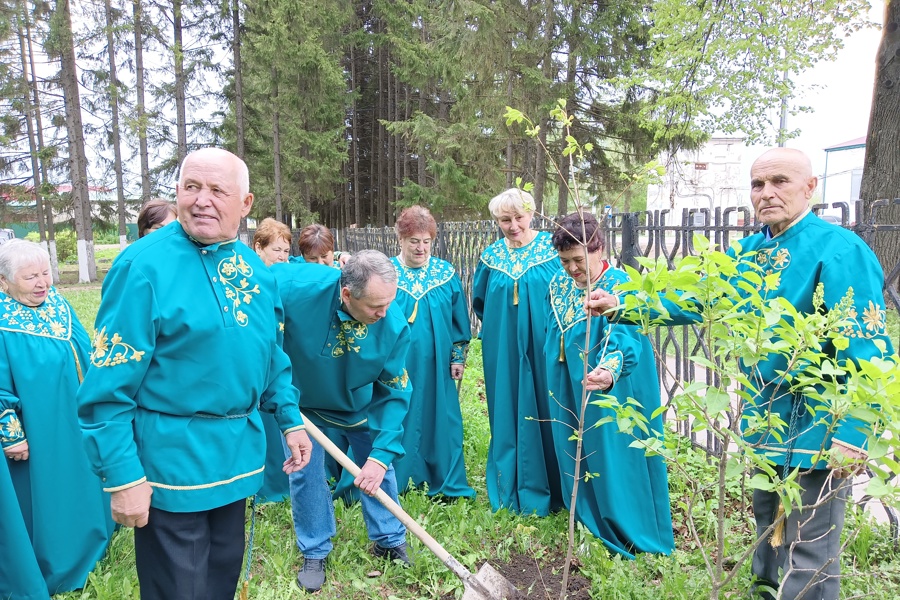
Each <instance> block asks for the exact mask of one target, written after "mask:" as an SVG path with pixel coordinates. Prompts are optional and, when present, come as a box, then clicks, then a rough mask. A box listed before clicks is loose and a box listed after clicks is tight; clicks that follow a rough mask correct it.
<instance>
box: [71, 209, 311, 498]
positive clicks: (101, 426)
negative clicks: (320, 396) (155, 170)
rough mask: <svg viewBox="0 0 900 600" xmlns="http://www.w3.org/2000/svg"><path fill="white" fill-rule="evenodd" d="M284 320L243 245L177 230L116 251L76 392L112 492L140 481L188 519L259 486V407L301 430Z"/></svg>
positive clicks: (89, 444) (88, 439)
mask: <svg viewBox="0 0 900 600" xmlns="http://www.w3.org/2000/svg"><path fill="white" fill-rule="evenodd" d="M280 315H281V301H280V299H279V297H278V294H277V293H276V292H275V279H274V276H273V275H272V273H271V272H270V271H269V269H267V268H266V266H265V264H264V263H263V262H262V260H261V259H260V258H259V257H258V256H257V255H256V253H255V252H253V251H252V250H251V249H250V248H248V247H247V246H246V245H245V244H243V243H241V242H239V241H236V240H229V241H225V242H221V243H216V244H210V245H205V246H204V245H202V244H199V243H197V242H195V241H194V240H192V239H191V238H190V237H189V236H188V235H187V233H186V232H185V231H184V229H183V228H182V227H181V225H180V224H179V223H173V224H171V225H169V226H168V227H166V228H165V229H163V230H160V231H157V232H156V233H154V234H153V235H149V236H146V237H143V238H141V239H140V240H138V241H137V242H135V243H134V244H132V245H131V246H129V247H128V248H126V249H125V250H124V251H123V252H122V253H121V254H119V256H118V257H117V258H116V260H115V262H113V266H112V268H111V269H110V271H109V273H108V274H107V276H106V279H104V281H103V297H102V300H101V303H100V310H99V313H98V314H97V321H96V331H97V333H96V334H95V335H94V341H93V353H92V354H91V363H92V367H91V369H90V370H89V372H88V374H87V376H86V377H85V380H84V384H83V385H82V386H81V389H80V391H79V393H78V405H79V419H80V421H81V427H82V430H83V431H84V442H85V447H86V448H87V451H88V456H89V457H90V459H91V462H92V464H93V468H94V470H95V472H97V474H98V475H100V478H101V480H102V481H103V483H104V485H105V487H106V490H107V491H110V492H114V491H117V490H121V489H126V488H128V487H132V486H134V485H137V484H138V483H141V482H143V481H147V482H148V483H149V484H150V485H151V486H152V487H153V497H152V499H151V503H152V506H154V507H156V508H159V509H161V510H166V511H169V512H196V511H203V510H210V509H213V508H217V507H220V506H224V505H226V504H230V503H232V502H235V501H237V500H240V499H242V498H246V497H248V496H252V495H254V494H255V493H256V492H257V491H258V490H259V488H260V486H261V485H262V481H263V472H264V469H265V464H266V436H265V432H264V429H263V424H262V420H261V419H260V414H259V413H260V410H263V411H266V412H271V413H273V414H274V415H275V420H276V421H277V422H278V425H279V427H280V428H281V430H282V431H283V432H284V433H287V432H289V431H293V430H296V429H300V428H302V427H303V421H302V419H301V417H300V409H299V406H298V404H297V397H298V392H297V390H296V389H295V388H294V387H293V386H292V385H291V365H290V361H289V359H288V357H287V355H286V354H285V353H284V351H282V349H281V348H280V346H279V345H278V336H279V335H280V334H279V323H280V321H281V318H280ZM282 462H283V461H282Z"/></svg>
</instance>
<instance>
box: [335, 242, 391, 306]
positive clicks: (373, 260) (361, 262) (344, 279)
mask: <svg viewBox="0 0 900 600" xmlns="http://www.w3.org/2000/svg"><path fill="white" fill-rule="evenodd" d="M373 276H374V277H378V278H380V279H381V280H382V281H384V282H385V283H393V284H395V285H396V283H397V269H396V267H394V263H392V262H391V259H389V258H388V257H387V256H385V255H384V254H382V253H381V252H379V251H378V250H363V251H362V252H359V253H357V254H354V255H353V256H351V257H350V260H348V261H347V264H345V265H344V266H343V267H342V268H341V287H345V288H347V289H349V290H350V295H351V296H353V297H354V298H357V299H359V298H362V296H363V294H364V293H365V291H366V286H367V285H368V284H369V279H371V278H372V277H373Z"/></svg>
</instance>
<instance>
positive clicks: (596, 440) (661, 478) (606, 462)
mask: <svg viewBox="0 0 900 600" xmlns="http://www.w3.org/2000/svg"><path fill="white" fill-rule="evenodd" d="M627 277H628V276H627V275H626V274H625V273H624V272H623V271H620V270H619V269H613V268H607V269H606V271H604V273H603V274H602V275H601V276H600V279H598V280H597V281H596V282H595V283H594V286H593V288H594V289H598V288H599V289H603V290H606V291H609V292H611V290H612V288H613V286H614V285H615V284H617V283H619V282H621V281H627ZM549 297H550V306H549V312H550V315H549V319H548V321H549V322H548V327H547V343H546V345H545V346H544V354H545V356H546V361H547V377H548V383H549V385H550V393H551V400H550V410H551V415H552V417H553V418H554V419H555V421H554V423H553V440H554V443H555V445H556V456H557V458H558V459H559V463H560V465H559V466H560V475H561V477H562V480H561V482H562V488H563V498H564V499H565V501H566V507H567V508H568V509H569V510H574V513H575V518H576V519H577V520H578V521H579V522H581V523H582V524H584V526H585V527H587V529H588V530H589V531H590V532H591V533H592V534H594V535H595V536H596V537H597V538H599V539H600V540H601V541H602V542H603V543H604V544H605V545H606V546H607V547H608V548H610V549H611V550H613V551H615V552H617V553H619V554H622V555H623V556H626V557H628V558H634V554H635V553H637V552H654V553H662V554H668V553H670V552H671V551H672V549H673V548H674V545H675V540H674V538H673V535H672V515H671V512H670V508H669V485H668V477H667V475H666V466H665V463H664V462H663V459H662V457H660V456H656V457H648V456H646V455H645V454H644V451H643V450H641V449H639V448H630V447H629V445H630V444H631V443H632V442H633V441H634V438H633V437H632V436H631V435H628V434H624V433H619V429H618V427H617V426H616V420H615V418H616V415H615V411H613V410H611V409H608V408H601V407H599V406H596V405H594V404H590V402H591V400H592V399H596V398H598V397H599V396H601V395H602V394H603V393H601V392H592V393H591V396H592V398H590V399H589V400H588V405H587V408H586V410H585V419H584V422H585V427H586V428H590V427H591V426H592V425H593V424H595V423H597V422H598V421H599V420H601V419H603V418H607V417H611V418H612V419H613V420H612V422H609V423H606V424H604V425H601V426H599V427H595V428H592V429H589V430H587V431H586V432H585V434H584V437H583V445H582V456H583V457H584V458H583V459H582V463H581V467H580V477H581V482H580V484H579V487H578V498H577V501H576V505H575V507H574V509H573V508H572V506H571V496H572V486H573V484H574V473H575V459H574V457H575V444H576V442H575V441H574V440H572V439H570V438H571V437H572V435H573V433H574V431H575V430H577V425H578V420H577V415H579V414H580V413H581V394H582V380H583V379H584V361H585V352H584V348H585V332H586V330H587V317H586V314H585V312H584V299H585V290H583V289H579V288H578V287H576V285H575V280H574V279H572V278H571V277H569V276H568V275H567V274H566V273H565V271H562V270H561V271H559V272H558V273H557V274H556V275H555V276H554V278H553V280H552V281H551V282H550V294H549ZM588 348H589V352H587V356H586V359H587V362H588V365H589V369H588V370H592V369H593V368H595V367H598V366H601V367H604V368H606V369H607V370H608V371H609V372H610V373H611V374H612V376H613V381H614V383H613V387H612V388H611V389H609V390H608V391H607V392H604V393H606V394H610V395H613V396H615V397H616V398H617V399H618V401H619V402H621V403H622V404H625V403H626V402H627V401H628V399H629V398H634V399H635V400H637V401H638V402H639V403H640V404H641V407H642V409H641V410H642V412H643V413H644V415H645V416H646V417H647V418H648V419H649V424H648V426H649V428H650V429H651V430H652V431H656V432H662V427H663V423H662V416H660V415H657V416H656V417H653V416H652V415H653V411H655V410H656V409H658V408H659V406H660V393H659V375H658V374H657V371H656V361H655V360H654V356H653V347H652V346H651V344H650V341H649V340H648V339H647V337H646V336H644V335H641V334H640V333H639V332H638V330H637V328H636V327H634V326H632V325H625V324H610V323H609V322H608V321H607V320H606V319H605V318H604V317H593V318H592V320H591V339H590V343H589V345H588ZM636 435H638V436H640V435H642V434H641V432H640V431H639V430H637V431H636ZM585 473H592V474H596V476H595V477H592V478H591V479H589V480H587V481H585V480H584V475H585Z"/></svg>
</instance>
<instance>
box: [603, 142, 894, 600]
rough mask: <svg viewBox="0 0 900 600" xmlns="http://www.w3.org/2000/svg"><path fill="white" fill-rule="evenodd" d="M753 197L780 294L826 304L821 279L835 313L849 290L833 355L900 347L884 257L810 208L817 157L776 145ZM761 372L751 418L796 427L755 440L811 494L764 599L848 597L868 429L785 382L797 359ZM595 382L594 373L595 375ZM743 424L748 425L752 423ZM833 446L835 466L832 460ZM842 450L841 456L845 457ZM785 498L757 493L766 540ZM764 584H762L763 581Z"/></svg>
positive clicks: (757, 173) (672, 309) (755, 247)
mask: <svg viewBox="0 0 900 600" xmlns="http://www.w3.org/2000/svg"><path fill="white" fill-rule="evenodd" d="M750 178H751V181H750V200H751V202H752V203H753V208H754V209H755V210H756V218H757V220H758V221H760V222H761V223H763V224H764V227H763V229H762V231H761V232H760V233H758V234H756V235H752V236H750V237H748V238H747V239H745V240H742V241H741V248H742V250H743V252H745V253H752V255H751V256H752V260H753V261H754V262H755V263H756V265H758V266H759V267H761V268H762V270H763V272H764V273H766V274H767V275H768V274H772V275H777V276H778V278H777V284H776V285H777V289H775V290H773V293H774V296H775V297H781V298H784V299H785V300H787V301H788V302H790V303H791V305H793V306H794V308H796V309H797V310H798V311H801V312H804V313H807V314H810V313H813V312H815V311H816V310H818V308H817V306H816V305H815V300H814V298H815V295H816V293H817V289H818V287H819V286H820V285H821V286H822V288H823V291H824V298H823V300H824V305H825V310H833V309H834V308H835V307H836V306H837V305H838V304H840V303H841V301H842V299H843V298H844V297H845V296H847V295H848V294H849V295H850V296H851V298H852V305H853V306H852V310H851V316H850V318H849V320H848V325H847V327H846V328H845V330H844V335H845V336H846V338H847V347H846V348H844V349H841V348H838V347H837V346H836V345H835V344H832V343H831V342H827V343H825V344H823V352H825V353H826V354H827V355H828V357H829V358H830V359H833V360H836V361H844V360H849V361H859V360H863V359H866V360H870V359H872V358H876V357H879V358H880V357H887V356H889V355H891V354H892V353H893V350H892V348H891V342H890V339H889V338H888V336H887V333H886V330H885V324H886V313H885V306H884V298H883V295H882V291H881V290H882V287H883V286H884V274H883V272H882V270H881V267H880V265H879V264H878V260H877V258H876V257H875V254H874V253H873V252H872V251H871V250H870V249H869V247H868V246H866V244H865V243H864V242H863V241H862V239H860V237H859V236H857V235H856V234H855V233H853V232H851V231H847V230H845V229H843V228H841V227H837V226H835V225H832V224H830V223H826V222H825V221H823V220H822V219H820V218H818V217H817V216H816V215H814V214H813V213H812V212H810V209H809V200H810V198H811V197H812V195H813V192H814V191H815V189H816V184H817V179H816V177H814V176H813V174H812V166H811V165H810V161H809V158H808V157H807V156H806V155H805V154H803V153H802V152H800V151H799V150H794V149H789V148H775V149H772V150H769V151H767V152H765V153H764V154H763V155H762V156H760V157H759V158H758V159H757V160H756V161H755V162H754V163H753V166H752V167H751V169H750ZM588 304H589V306H590V308H591V309H592V310H594V311H596V312H605V311H609V310H612V309H614V308H615V307H616V306H617V305H618V299H617V298H616V297H615V296H614V295H611V294H608V293H605V292H601V291H596V292H593V293H592V294H591V299H590V301H589V302H588ZM664 304H665V306H666V308H667V309H668V311H669V316H668V321H669V322H670V323H673V324H684V323H690V322H694V321H696V320H697V319H698V312H697V311H696V310H681V309H679V308H678V307H677V306H675V305H674V304H672V303H670V302H664ZM754 368H755V371H754V378H755V379H758V380H759V381H761V382H762V383H763V386H762V389H761V390H760V391H759V392H758V394H757V397H756V398H755V400H754V402H752V403H748V404H747V405H746V406H745V415H753V414H759V415H763V416H765V415H766V412H767V411H768V412H770V413H771V415H773V416H772V417H771V420H772V421H774V422H779V421H780V422H781V423H790V430H789V432H788V435H781V434H780V433H779V432H778V431H776V430H774V429H773V430H769V431H762V432H755V433H753V434H752V435H747V438H748V440H749V441H750V442H753V443H754V444H757V445H758V446H759V448H760V449H761V450H763V451H766V452H768V453H769V456H770V457H771V460H772V461H773V462H774V463H775V464H776V465H778V467H779V469H781V470H782V471H783V472H785V473H786V471H787V469H793V468H797V467H799V468H800V475H799V477H798V479H797V481H798V483H799V484H800V486H801V488H803V492H802V497H801V501H802V505H803V508H802V509H801V510H793V511H791V513H790V515H787V516H786V517H785V521H784V531H785V535H784V537H783V541H781V542H780V543H776V541H775V540H771V543H770V542H769V541H762V542H761V543H760V544H759V545H758V546H757V548H756V552H755V554H754V557H753V574H754V575H755V576H756V578H757V586H756V587H757V589H758V591H759V595H760V596H762V597H763V598H767V599H770V598H771V597H772V595H771V594H770V593H769V592H767V591H764V590H765V588H775V589H778V588H779V587H780V590H779V591H780V594H781V595H780V596H779V597H781V598H784V599H785V600H793V599H794V598H798V597H800V596H801V595H802V597H804V598H815V599H816V600H837V598H838V596H839V593H840V557H839V553H840V548H841V543H840V539H841V529H842V528H843V526H844V512H845V503H846V498H847V496H848V491H849V488H850V483H851V478H850V475H852V469H850V468H848V467H846V466H844V464H843V463H844V462H845V461H846V460H848V459H849V460H851V461H854V463H855V464H857V465H859V464H860V463H861V462H862V461H864V460H865V458H866V456H867V454H866V437H867V436H866V431H865V427H864V426H863V424H862V423H861V422H860V421H858V420H857V419H855V418H853V417H852V416H848V417H847V418H845V419H843V420H842V421H840V422H836V423H833V424H832V423H828V424H826V423H825V422H824V420H823V418H822V415H821V412H819V413H817V412H816V401H815V400H813V399H810V398H807V397H806V396H804V395H802V394H799V393H792V392H791V391H790V390H788V389H786V387H785V385H784V383H783V381H784V380H783V377H782V376H781V373H783V372H784V371H785V370H786V369H787V361H786V360H785V359H784V357H782V356H775V355H773V356H772V357H771V359H770V360H767V361H761V362H760V363H759V364H757V365H755V367H754ZM589 379H590V377H589ZM742 423H746V420H745V421H744V422H742ZM824 451H830V455H831V459H832V460H831V462H829V461H828V460H826V458H825V457H826V456H827V454H826V453H825V452H824ZM838 456H840V457H841V459H837V458H836V457H838ZM825 497H831V498H834V499H833V500H831V501H830V502H827V503H825V505H824V506H821V507H818V508H816V509H812V508H810V507H811V506H813V505H816V504H818V503H819V502H820V499H821V498H825ZM780 504H781V503H780V499H779V497H778V495H777V494H776V493H774V492H767V491H763V490H755V491H754V493H753V513H754V516H755V518H756V528H757V532H758V534H759V535H760V536H762V535H764V534H765V533H766V532H767V531H768V530H769V528H770V526H771V525H772V523H773V522H774V521H775V519H777V518H778V509H779V506H780ZM759 584H762V585H759Z"/></svg>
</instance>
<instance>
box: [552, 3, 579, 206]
mask: <svg viewBox="0 0 900 600" xmlns="http://www.w3.org/2000/svg"><path fill="white" fill-rule="evenodd" d="M572 22H573V23H579V22H581V8H580V5H579V4H578V3H577V2H576V3H575V4H574V5H573V6H572ZM566 46H568V49H569V56H568V57H567V60H566V94H567V95H568V100H567V101H566V109H567V110H574V108H575V75H576V68H577V67H578V50H577V42H576V40H575V35H574V34H572V35H569V36H568V38H567V40H566ZM560 160H561V161H562V164H560V169H559V170H560V172H561V175H560V177H559V194H558V197H557V201H556V214H558V215H565V214H567V213H568V212H569V162H570V161H569V159H568V157H562V158H561V159H560Z"/></svg>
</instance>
